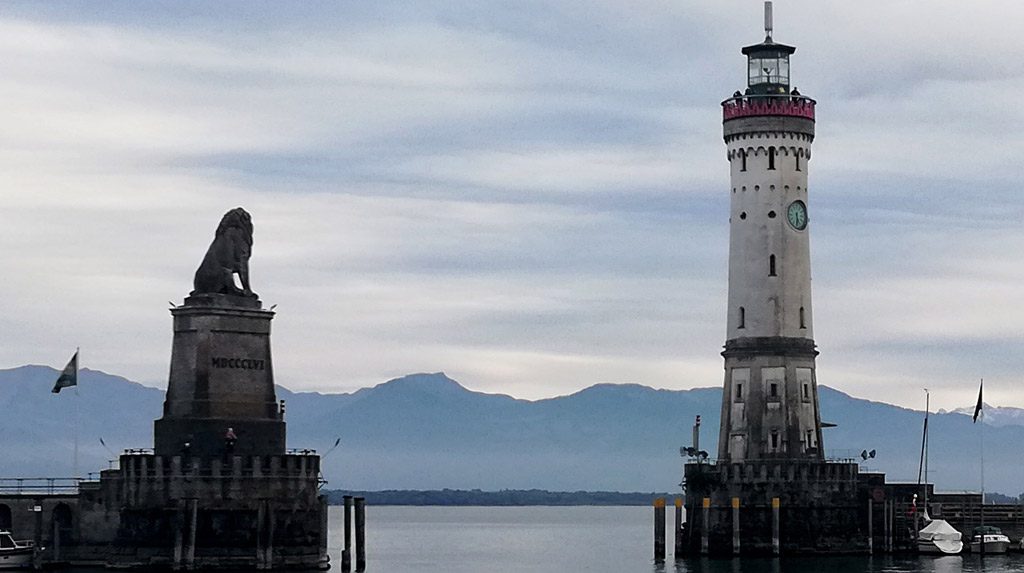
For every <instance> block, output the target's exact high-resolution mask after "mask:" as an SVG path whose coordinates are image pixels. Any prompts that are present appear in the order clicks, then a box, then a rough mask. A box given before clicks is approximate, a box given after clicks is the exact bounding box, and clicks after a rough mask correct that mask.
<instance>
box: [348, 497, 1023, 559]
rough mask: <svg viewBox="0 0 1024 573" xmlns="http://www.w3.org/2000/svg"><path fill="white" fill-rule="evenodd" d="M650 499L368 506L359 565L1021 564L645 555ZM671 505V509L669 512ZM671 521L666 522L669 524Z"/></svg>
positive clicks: (650, 537)
mask: <svg viewBox="0 0 1024 573" xmlns="http://www.w3.org/2000/svg"><path fill="white" fill-rule="evenodd" d="M653 511H654V510H653V509H652V508H650V507H386V506H382V507H373V506H368V507H367V508H366V556H367V573H407V572H416V573H433V572H451V573H461V572H467V573H468V572H473V573H481V572H491V571H494V572H506V571H508V572H517V573H518V572H523V573H540V572H543V573H568V572H575V571H596V572H608V573H633V572H637V573H648V572H650V573H682V572H688V573H689V572H693V573H696V572H706V573H776V572H780V573H781V572H792V573H816V572H823V573H857V572H869V573H904V572H905V573H916V572H934V573H968V572H980V571H986V572H992V573H1004V572H1011V571H1014V572H1022V573H1024V555H1020V554H1014V555H1005V556H998V557H992V556H990V557H986V558H985V561H984V563H982V561H981V559H980V558H979V557H977V556H963V557H961V556H947V557H920V558H919V557H909V558H902V557H901V558H893V557H832V558H806V559H804V558H789V559H781V560H780V559H743V560H739V559H691V560H685V561H679V562H676V561H674V560H673V558H672V555H671V550H672V547H671V543H672V542H671V540H669V548H668V549H669V559H668V560H667V561H666V562H665V563H664V564H655V563H654V561H653V559H652V557H653V551H654V550H653V520H654V515H653ZM669 513H671V512H669ZM343 521H344V518H343V515H342V512H341V508H340V507H332V508H330V528H331V542H330V547H329V551H330V554H331V563H332V565H333V566H334V567H333V568H332V569H333V570H335V571H337V570H339V568H340V564H341V550H342V546H343V540H342V535H341V531H342V523H343ZM670 529H671V528H670Z"/></svg>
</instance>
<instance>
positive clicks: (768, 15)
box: [764, 0, 772, 41]
mask: <svg viewBox="0 0 1024 573" xmlns="http://www.w3.org/2000/svg"><path fill="white" fill-rule="evenodd" d="M764 36H765V41H771V39H772V3H771V1H770V0H768V1H766V2H765V3H764Z"/></svg>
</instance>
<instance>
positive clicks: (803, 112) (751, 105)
mask: <svg viewBox="0 0 1024 573" xmlns="http://www.w3.org/2000/svg"><path fill="white" fill-rule="evenodd" d="M817 103H818V102H816V101H814V100H813V99H811V98H809V97H806V96H802V95H794V94H778V95H741V96H734V97H731V98H729V99H727V100H725V101H723V102H722V119H723V120H730V119H736V118H740V117H756V116H770V115H782V116H789V117H802V118H805V119H810V120H813V119H814V106H815V105H816V104H817Z"/></svg>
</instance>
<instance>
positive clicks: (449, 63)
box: [0, 0, 1024, 408]
mask: <svg viewBox="0 0 1024 573" xmlns="http://www.w3.org/2000/svg"><path fill="white" fill-rule="evenodd" d="M761 11H762V7H761V2H760V1H755V0H743V1H738V0H733V1H722V0H715V1H713V2H712V1H707V0H701V1H695V0H622V1H612V0H588V1H585V2H584V1H580V2H568V1H557V0H545V1H543V2H532V1H518V2H507V3H506V2H497V1H492V0H476V1H474V2H466V3H454V2H435V1H429V0H418V1H416V2H408V1H400V2H390V1H386V0H375V1H373V2H336V1H332V2H322V3H317V2H304V3H283V2H274V1H271V2H252V1H246V2H233V3H232V2H218V3H210V2H205V1H204V2H191V3H190V2H179V1H175V2H148V3H145V4H143V5H139V4H135V3H132V2H127V1H125V2H105V3H104V2H80V3H63V2H46V3H40V2H29V3H17V2H5V3H4V4H3V6H2V8H0V114H2V127H0V148H2V149H0V269H2V270H0V300H2V305H3V306H2V311H0V337H2V340H0V367H13V366H17V365H20V364H25V363H41V364H49V365H52V366H54V367H61V366H62V365H63V363H64V362H65V361H66V360H67V358H68V356H69V355H70V354H71V352H72V351H73V350H74V347H75V346H81V347H82V360H83V365H84V366H86V367H89V368H95V369H100V370H104V371H107V372H111V373H115V374H120V375H124V376H127V377H129V378H132V379H135V380H138V381H140V382H143V383H146V384H150V385H155V386H162V385H165V384H166V375H167V369H168V360H169V355H170V345H171V320H170V315H169V314H168V311H167V307H168V302H167V301H173V302H176V303H180V301H181V300H182V298H183V297H184V296H186V295H187V294H188V292H189V290H191V280H192V274H193V273H194V271H195V268H196V267H197V266H198V264H199V262H200V260H201V259H202V256H203V254H204V252H205V250H206V248H207V246H208V245H209V242H210V240H211V238H212V235H213V231H214V229H215V227H216V225H217V222H218V221H219V219H220V216H221V215H222V214H223V212H225V211H226V210H228V209H230V208H233V207H236V206H243V207H245V208H246V209H247V210H249V212H251V213H252V216H253V221H254V224H255V245H254V248H253V258H252V262H251V265H252V283H253V288H254V290H256V291H257V292H258V293H259V294H260V295H261V298H262V299H263V301H264V303H265V304H266V305H268V306H269V305H270V304H277V305H278V307H277V312H278V315H277V317H276V318H275V320H274V338H273V347H274V362H275V372H276V376H277V381H278V382H279V383H281V384H283V385H285V386H287V387H289V388H292V389H294V390H318V391H350V390H353V389H356V388H358V387H361V386H366V385H372V384H376V383H379V382H382V381H384V380H387V379H389V378H393V377H397V376H401V375H403V374H407V373H412V372H421V371H444V372H446V373H448V374H449V375H450V376H452V377H453V378H456V379H457V380H459V381H460V382H462V383H463V384H464V385H466V386H467V387H469V388H471V389H474V390H479V391H485V392H501V393H507V394H511V395H513V396H517V397H524V398H531V399H532V398H539V397H547V396H554V395H559V394H566V393H570V392H573V391H576V390H578V389H581V388H583V387H586V386H589V385H592V384H595V383H599V382H637V383H642V384H647V385H651V386H655V387H661V388H673V389H683V388H692V387H698V386H719V385H721V383H722V358H721V356H719V352H720V351H721V347H722V344H723V343H724V338H725V314H726V308H725V303H726V278H727V266H726V257H727V252H728V228H727V224H728V201H729V195H728V193H727V191H728V189H729V175H728V165H727V163H726V160H725V146H724V144H723V142H722V139H721V110H720V107H719V102H720V101H721V100H722V99H724V98H726V97H728V96H729V95H730V94H732V92H733V91H735V90H736V89H741V88H742V87H743V83H744V80H745V77H744V74H745V61H744V57H743V56H742V55H741V54H740V52H739V49H740V47H741V46H743V45H747V44H752V43H756V42H759V41H760V40H761V39H762V38H763V31H762V12H761ZM1022 17H1024V5H1021V6H1018V5H1017V4H1015V3H1007V2H996V1H994V0H993V1H975V2H963V1H957V2H953V1H951V0H929V1H925V0H916V1H893V0H885V1H881V0H868V1H861V2H822V1H821V0H792V1H790V0H778V1H777V2H776V3H775V19H776V25H775V29H776V33H775V38H776V40H777V41H780V42H785V43H789V44H793V45H796V46H797V47H798V50H797V52H796V54H795V55H794V56H793V64H792V76H793V80H794V81H793V83H794V84H795V85H796V86H797V87H799V89H800V91H801V92H802V93H804V94H807V95H810V96H811V97H814V98H816V99H817V100H818V102H819V104H818V125H817V139H816V141H815V143H814V156H813V160H812V161H811V163H810V212H811V217H812V220H813V224H812V227H811V229H812V233H813V234H812V260H813V269H814V319H815V325H814V326H815V336H816V341H817V343H818V346H819V348H820V350H821V356H820V357H819V361H818V380H819V383H822V384H827V385H830V386H833V387H836V388H839V389H840V390H843V391H846V392H849V393H851V394H854V395H856V396H860V397H866V398H871V399H875V400H884V401H888V402H895V403H899V404H902V405H906V406H913V407H918V408H919V407H921V406H922V405H923V392H922V391H921V388H923V387H929V388H931V389H932V390H933V392H932V400H933V404H937V405H939V406H942V407H954V406H963V405H968V404H971V403H972V402H973V400H974V397H975V396H976V392H977V381H978V379H979V378H980V377H985V379H986V391H987V400H988V401H990V402H995V403H999V404H1002V405H1014V406H1022V407H1024V393H1021V392H1018V391H1017V389H1018V388H1019V387H1020V386H1021V384H1022V381H1021V373H1022V372H1024V352H1022V342H1024V340H1022V335H1021V332H1022V330H1021V324H1022V322H1024V307H1022V305H1021V304H1020V299H1021V294H1022V293H1024V265H1022V261H1024V250H1022V247H1024V231H1022V225H1021V223H1022V219H1024V217H1022V215H1024V195H1022V193H1021V192H1020V186H1021V182H1022V181H1024V168H1022V165H1024V141H1022V139H1024V105H1022V104H1021V94H1022V93H1024V59H1022V58H1021V57H1020V55H1019V52H1020V46H1021V41H1022V40H1021V33H1020V21H1021V20H1022Z"/></svg>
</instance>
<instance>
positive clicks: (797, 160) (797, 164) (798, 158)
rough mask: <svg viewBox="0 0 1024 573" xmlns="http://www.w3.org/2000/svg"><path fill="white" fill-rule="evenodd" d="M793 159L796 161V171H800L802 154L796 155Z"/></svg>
mask: <svg viewBox="0 0 1024 573" xmlns="http://www.w3.org/2000/svg"><path fill="white" fill-rule="evenodd" d="M793 158H794V159H795V160H796V170H797V171H800V154H799V153H794V154H793Z"/></svg>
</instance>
